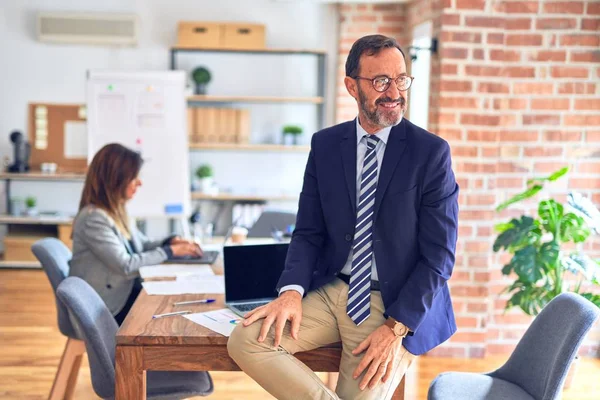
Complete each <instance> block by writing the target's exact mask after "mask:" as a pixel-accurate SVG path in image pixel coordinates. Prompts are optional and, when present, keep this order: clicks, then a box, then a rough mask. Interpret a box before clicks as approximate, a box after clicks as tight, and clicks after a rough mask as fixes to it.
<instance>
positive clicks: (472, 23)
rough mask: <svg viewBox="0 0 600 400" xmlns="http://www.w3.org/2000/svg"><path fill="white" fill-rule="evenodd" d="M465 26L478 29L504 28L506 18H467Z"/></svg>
mask: <svg viewBox="0 0 600 400" xmlns="http://www.w3.org/2000/svg"><path fill="white" fill-rule="evenodd" d="M465 25H466V26H469V27H478V28H492V27H502V26H504V18H499V17H480V16H477V17H469V16H467V17H465Z"/></svg>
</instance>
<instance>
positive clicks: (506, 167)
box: [498, 162, 529, 173]
mask: <svg viewBox="0 0 600 400" xmlns="http://www.w3.org/2000/svg"><path fill="white" fill-rule="evenodd" d="M498 172H502V173H504V172H529V168H525V167H523V166H522V165H519V164H517V163H511V162H500V163H498Z"/></svg>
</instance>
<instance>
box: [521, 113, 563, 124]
mask: <svg viewBox="0 0 600 400" xmlns="http://www.w3.org/2000/svg"><path fill="white" fill-rule="evenodd" d="M559 124H560V116H558V115H556V114H548V115H546V114H533V115H523V125H559Z"/></svg>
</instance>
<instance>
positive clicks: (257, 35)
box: [221, 23, 266, 50]
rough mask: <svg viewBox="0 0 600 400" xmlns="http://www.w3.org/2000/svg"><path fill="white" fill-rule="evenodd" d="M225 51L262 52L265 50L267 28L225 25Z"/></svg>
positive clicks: (240, 24)
mask: <svg viewBox="0 0 600 400" xmlns="http://www.w3.org/2000/svg"><path fill="white" fill-rule="evenodd" d="M223 26H224V30H223V42H222V46H221V47H223V48H224V49H236V50H262V49H264V48H265V45H266V40H265V26H264V25H260V24H244V23H226V24H224V25H223Z"/></svg>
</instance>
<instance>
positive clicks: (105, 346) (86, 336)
mask: <svg viewBox="0 0 600 400" xmlns="http://www.w3.org/2000/svg"><path fill="white" fill-rule="evenodd" d="M56 296H57V297H58V299H59V301H61V302H62V303H63V304H64V305H65V307H67V309H68V310H69V311H70V312H71V315H73V317H74V319H75V323H76V324H77V326H78V329H79V330H80V331H81V333H82V336H83V341H84V342H85V349H86V351H87V354H88V360H89V362H90V371H91V373H92V386H93V387H94V391H95V392H96V394H97V395H98V396H100V397H101V398H103V399H105V398H112V397H113V396H114V394H115V348H116V339H115V338H116V335H117V330H118V329H119V327H118V325H117V323H116V321H115V319H114V317H113V316H112V314H111V313H110V311H109V310H108V308H107V307H106V304H105V303H104V301H103V300H102V299H101V298H100V296H98V293H96V291H95V290H94V289H93V288H92V287H91V286H90V285H89V284H88V283H87V282H86V281H84V280H83V279H81V278H77V277H74V276H72V277H69V278H67V279H65V280H64V281H63V282H62V283H61V284H60V285H59V286H58V290H57V291H56Z"/></svg>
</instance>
